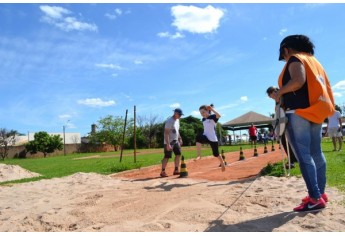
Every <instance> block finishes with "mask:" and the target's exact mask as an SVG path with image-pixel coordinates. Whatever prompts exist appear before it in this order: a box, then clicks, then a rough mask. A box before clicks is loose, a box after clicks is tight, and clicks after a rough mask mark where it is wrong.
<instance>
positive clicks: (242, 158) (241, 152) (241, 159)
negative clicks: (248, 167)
mask: <svg viewBox="0 0 345 236" xmlns="http://www.w3.org/2000/svg"><path fill="white" fill-rule="evenodd" d="M244 159H245V157H244V155H243V151H242V147H240V159H239V160H240V161H243V160H244Z"/></svg>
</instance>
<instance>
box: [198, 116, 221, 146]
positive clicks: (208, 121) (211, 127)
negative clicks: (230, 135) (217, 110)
mask: <svg viewBox="0 0 345 236" xmlns="http://www.w3.org/2000/svg"><path fill="white" fill-rule="evenodd" d="M217 122H218V118H217V116H216V115H215V114H213V115H210V116H209V117H207V118H203V119H202V124H203V125H204V135H205V136H206V137H207V139H208V140H210V141H211V142H218V138H217V135H216V126H217Z"/></svg>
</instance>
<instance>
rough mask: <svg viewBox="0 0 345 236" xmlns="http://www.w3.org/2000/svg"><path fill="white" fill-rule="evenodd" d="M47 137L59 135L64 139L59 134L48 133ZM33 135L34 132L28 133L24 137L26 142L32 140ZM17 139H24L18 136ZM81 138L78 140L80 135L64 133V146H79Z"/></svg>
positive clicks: (61, 135)
mask: <svg viewBox="0 0 345 236" xmlns="http://www.w3.org/2000/svg"><path fill="white" fill-rule="evenodd" d="M48 134H49V135H60V137H61V138H62V141H63V138H64V134H63V133H62V132H61V133H48ZM34 135H35V132H28V135H27V136H26V140H27V142H29V141H32V140H34V139H35V138H34ZM19 137H24V136H19ZM80 141H81V138H80V133H67V132H65V143H66V144H80Z"/></svg>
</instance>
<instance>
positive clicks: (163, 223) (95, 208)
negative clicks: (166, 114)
mask: <svg viewBox="0 0 345 236" xmlns="http://www.w3.org/2000/svg"><path fill="white" fill-rule="evenodd" d="M265 155H267V154H265ZM267 156H269V155H267ZM261 157H262V159H263V158H264V156H261ZM277 158H278V157H277ZM211 160H213V159H204V162H205V165H206V163H208V164H209V163H211V164H212V165H213V167H212V168H213V169H212V168H211V167H209V168H206V169H203V168H204V167H203V164H202V162H194V164H192V161H191V162H188V163H187V168H188V166H190V168H188V173H189V176H188V178H177V176H170V177H168V178H157V175H158V174H159V169H158V174H157V172H156V171H152V169H154V168H157V167H152V168H146V169H144V170H145V171H146V172H147V173H146V177H145V175H144V174H143V170H140V171H138V170H135V171H131V172H127V173H125V174H124V173H122V174H116V175H109V176H104V175H99V174H95V173H76V174H73V175H71V176H67V177H63V178H54V179H49V180H40V181H36V182H30V183H22V184H13V185H5V186H0V232H8V231H20V232H23V231H30V232H33V231H43V232H49V231H56V232H61V231H62V232H65V231H76V232H86V231H87V232H93V231H98V232H143V231H144V232H153V231H162V232H205V231H206V232H227V231H236V232H257V231H267V232H271V231H274V232H290V231H292V232H305V231H308V232H310V231H321V232H334V231H337V232H342V231H345V207H344V205H343V204H344V200H345V199H344V193H342V192H339V191H338V190H336V189H334V188H327V193H328V195H329V198H330V202H329V203H328V205H327V208H326V209H324V210H322V211H320V212H317V213H315V212H314V213H294V212H292V208H293V207H295V206H296V205H297V204H298V203H299V202H300V200H301V198H303V197H304V196H306V189H305V184H304V182H303V180H302V179H301V178H297V177H282V178H277V177H260V176H258V175H255V176H252V177H250V178H242V177H241V178H238V179H237V180H235V179H231V178H230V179H228V180H212V179H207V178H206V177H207V176H211V177H210V178H214V179H216V178H215V177H214V176H217V175H218V176H221V177H220V179H222V178H223V176H224V175H225V176H226V174H225V172H221V171H220V170H219V168H217V166H214V164H217V162H215V163H212V161H211ZM228 160H229V166H228V167H227V169H226V172H229V173H228V175H230V172H231V171H232V170H234V169H242V168H244V167H243V166H242V165H244V166H246V165H248V163H250V161H249V158H248V161H247V162H241V163H239V162H237V160H234V162H232V161H231V158H230V156H229V159H228ZM253 160H255V159H253ZM192 165H196V166H198V165H199V169H200V171H199V172H203V173H204V174H202V173H201V174H200V173H199V174H196V173H194V174H193V172H195V171H193V168H194V167H193V168H192ZM154 170H156V169H154ZM145 171H144V172H145ZM150 171H151V172H152V173H151V172H150ZM135 173H136V174H135ZM139 173H140V174H139ZM153 173H154V174H153ZM207 173H212V174H209V175H208V174H207ZM124 175H128V176H127V177H126V176H124ZM151 175H152V176H151ZM198 175H199V176H198ZM150 176H151V177H150ZM201 176H202V177H205V178H202V177H201ZM212 176H213V177H212Z"/></svg>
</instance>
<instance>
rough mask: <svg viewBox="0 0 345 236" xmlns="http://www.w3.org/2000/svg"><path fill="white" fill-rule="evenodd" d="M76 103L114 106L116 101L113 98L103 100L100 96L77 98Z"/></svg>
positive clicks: (93, 105)
mask: <svg viewBox="0 0 345 236" xmlns="http://www.w3.org/2000/svg"><path fill="white" fill-rule="evenodd" d="M78 104H81V105H86V106H90V107H109V106H114V105H115V104H116V103H115V101H113V100H109V101H103V100H102V99H100V98H87V99H80V100H78Z"/></svg>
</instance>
